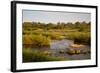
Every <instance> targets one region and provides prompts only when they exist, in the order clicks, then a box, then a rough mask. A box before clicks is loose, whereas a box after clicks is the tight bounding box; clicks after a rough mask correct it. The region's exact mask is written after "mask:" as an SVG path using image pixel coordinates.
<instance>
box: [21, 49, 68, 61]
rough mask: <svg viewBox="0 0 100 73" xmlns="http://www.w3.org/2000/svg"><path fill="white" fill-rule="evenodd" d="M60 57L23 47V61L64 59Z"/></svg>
mask: <svg viewBox="0 0 100 73" xmlns="http://www.w3.org/2000/svg"><path fill="white" fill-rule="evenodd" d="M64 60H66V59H64V58H61V57H51V56H49V55H47V54H45V53H44V52H40V51H39V50H34V51H32V50H31V49H28V48H23V62H45V61H64Z"/></svg>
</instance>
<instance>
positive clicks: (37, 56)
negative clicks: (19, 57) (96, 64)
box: [22, 22, 91, 62]
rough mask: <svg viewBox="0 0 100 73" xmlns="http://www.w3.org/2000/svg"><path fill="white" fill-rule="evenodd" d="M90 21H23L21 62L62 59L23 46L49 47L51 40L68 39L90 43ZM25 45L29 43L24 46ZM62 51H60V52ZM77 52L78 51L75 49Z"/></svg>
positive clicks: (80, 42) (79, 42)
mask: <svg viewBox="0 0 100 73" xmlns="http://www.w3.org/2000/svg"><path fill="white" fill-rule="evenodd" d="M90 27H91V23H90V22H89V23H86V22H76V23H71V22H69V23H64V22H62V23H60V22H58V23H56V24H54V23H47V24H46V23H41V22H24V23H23V38H22V39H23V62H33V61H34V62H37V61H53V60H54V61H56V60H63V59H62V58H55V57H50V56H48V53H47V54H45V53H43V52H40V51H39V50H38V51H32V49H31V50H26V49H25V48H39V49H41V48H42V47H50V42H52V41H53V40H62V39H69V40H73V41H74V43H78V44H85V45H91V31H90V29H91V28H90ZM26 45H29V46H28V47H26ZM30 45H31V46H32V47H30ZM60 53H62V51H61V52H60ZM72 53H74V52H72ZM77 53H80V52H78V51H77Z"/></svg>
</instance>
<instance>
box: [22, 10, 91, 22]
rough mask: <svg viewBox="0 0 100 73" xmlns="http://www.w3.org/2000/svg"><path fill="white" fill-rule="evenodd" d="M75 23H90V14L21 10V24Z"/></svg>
mask: <svg viewBox="0 0 100 73" xmlns="http://www.w3.org/2000/svg"><path fill="white" fill-rule="evenodd" d="M33 21H34V22H44V23H50V22H51V23H57V22H73V23H74V22H76V21H80V22H82V21H86V22H89V21H91V14H90V13H76V12H54V11H34V10H23V22H33Z"/></svg>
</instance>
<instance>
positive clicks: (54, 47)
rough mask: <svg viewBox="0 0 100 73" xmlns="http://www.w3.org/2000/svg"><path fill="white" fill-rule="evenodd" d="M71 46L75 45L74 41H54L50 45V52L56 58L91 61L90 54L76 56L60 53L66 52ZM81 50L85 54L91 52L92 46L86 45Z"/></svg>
mask: <svg viewBox="0 0 100 73" xmlns="http://www.w3.org/2000/svg"><path fill="white" fill-rule="evenodd" d="M71 44H74V41H73V40H66V39H63V40H54V41H52V42H51V43H50V49H51V50H50V51H51V52H52V54H51V56H54V57H63V58H66V59H70V60H84V59H90V57H91V55H90V53H85V54H74V55H69V54H67V53H59V52H60V51H64V52H66V51H67V49H68V48H70V47H69V46H70V45H71ZM79 49H83V51H85V52H90V46H88V45H84V47H80V48H79Z"/></svg>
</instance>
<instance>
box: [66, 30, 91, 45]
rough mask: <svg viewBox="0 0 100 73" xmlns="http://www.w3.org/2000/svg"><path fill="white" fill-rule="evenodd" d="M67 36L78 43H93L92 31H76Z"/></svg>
mask: <svg viewBox="0 0 100 73" xmlns="http://www.w3.org/2000/svg"><path fill="white" fill-rule="evenodd" d="M66 38H67V39H70V40H74V42H75V43H78V44H87V45H90V43H91V35H90V32H74V33H70V34H68V35H67V36H66Z"/></svg>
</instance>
